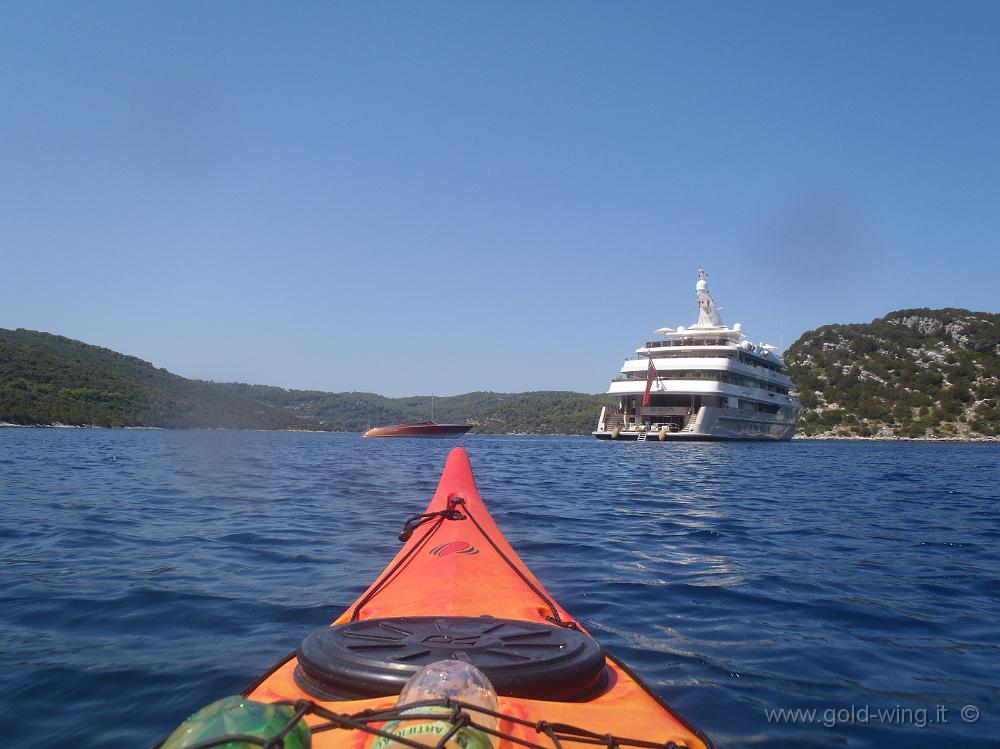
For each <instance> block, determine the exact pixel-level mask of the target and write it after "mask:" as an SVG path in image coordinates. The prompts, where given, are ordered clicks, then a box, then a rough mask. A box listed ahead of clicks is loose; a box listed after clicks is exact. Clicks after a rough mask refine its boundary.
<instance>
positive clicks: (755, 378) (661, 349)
mask: <svg viewBox="0 0 1000 749" xmlns="http://www.w3.org/2000/svg"><path fill="white" fill-rule="evenodd" d="M698 276H699V278H698V283H697V285H696V286H695V293H696V294H697V296H698V322H696V323H695V324H694V325H691V326H690V327H687V328H685V327H683V326H682V327H679V328H677V329H676V330H674V329H673V328H660V329H659V330H657V331H656V332H657V333H660V334H661V335H662V336H663V338H662V339H660V340H655V341H649V342H647V343H646V345H645V346H642V347H641V348H638V349H636V352H635V356H634V357H632V358H631V359H628V360H627V361H626V362H625V365H624V366H623V367H622V368H621V374H620V375H619V376H618V377H615V379H613V380H612V381H611V387H610V388H608V393H610V394H612V395H617V396H618V406H617V407H612V408H608V407H605V408H603V409H601V415H600V418H599V419H598V422H597V429H596V430H595V431H594V433H593V434H594V436H595V437H597V438H598V439H620V440H638V441H640V442H644V441H646V440H647V439H659V440H676V439H694V440H732V439H737V440H747V439H757V440H790V439H791V438H792V435H793V434H795V426H796V424H798V421H799V415H800V413H801V410H802V407H801V405H800V404H799V400H798V398H796V397H795V395H794V394H793V393H792V392H791V391H792V390H793V387H794V386H793V385H792V380H791V378H789V376H788V373H787V371H786V369H785V364H784V362H783V361H782V360H781V357H780V355H778V354H777V353H776V349H777V347H776V346H772V345H770V344H754V343H751V342H750V340H749V339H748V338H747V334H746V333H744V332H743V330H742V329H741V327H740V324H739V323H736V324H735V325H733V327H731V328H729V327H727V326H726V325H725V324H724V323H723V322H722V315H720V314H719V308H718V307H717V306H716V304H715V300H713V299H712V295H711V294H709V293H708V278H707V276H706V275H705V271H704V270H702V269H701V268H699V269H698Z"/></svg>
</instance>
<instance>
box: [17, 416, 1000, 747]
mask: <svg viewBox="0 0 1000 749" xmlns="http://www.w3.org/2000/svg"><path fill="white" fill-rule="evenodd" d="M451 444H452V443H451V442H449V441H421V440H385V441H368V442H363V441H362V440H361V439H360V438H359V437H358V436H357V435H329V434H277V433H239V432H237V433H232V432H229V433H227V432H219V433H212V432H169V431H167V432H159V431H157V432H136V431H129V432H126V431H104V430H49V429H37V430H29V429H0V559H2V565H0V708H2V713H3V716H4V717H3V726H4V744H5V745H6V746H25V747H26V746H45V747H146V746H148V745H149V744H150V743H151V742H152V741H154V740H155V739H156V738H158V737H160V736H162V735H163V734H165V733H166V732H168V731H169V730H170V729H172V728H173V727H174V726H175V725H176V724H177V723H179V722H180V721H181V720H183V719H184V718H185V717H186V716H187V715H188V714H190V713H191V712H192V711H193V710H194V709H195V708H197V707H200V706H201V705H203V704H205V703H208V702H210V701H212V700H214V699H216V698H218V697H220V696H223V695H226V694H233V693H237V692H239V691H240V690H241V689H243V687H245V686H246V685H247V684H248V683H249V682H250V681H252V680H253V679H254V678H255V677H256V676H258V675H259V674H260V673H261V672H263V671H264V670H266V669H267V668H268V667H269V666H270V665H271V664H272V663H273V662H274V661H276V660H277V659H279V658H281V657H282V656H284V655H286V654H287V653H288V652H290V651H292V650H293V649H294V648H295V647H296V646H297V644H298V642H299V640H300V639H301V638H302V637H303V636H305V635H306V634H308V633H309V632H310V631H311V630H312V629H313V628H315V627H317V626H320V625H323V624H325V623H328V622H329V621H330V620H331V619H333V618H334V617H335V616H336V615H337V614H339V613H340V610H341V609H342V608H344V607H345V606H346V605H347V604H348V603H349V602H350V601H351V600H353V599H354V598H355V597H356V596H357V595H358V594H359V593H360V592H361V591H362V589H363V588H364V587H365V586H366V584H367V583H368V582H369V581H370V580H372V579H373V578H374V577H375V575H376V574H377V573H378V572H379V571H380V570H381V569H382V567H383V566H384V565H385V563H386V562H387V561H388V560H389V559H390V558H391V556H392V555H393V554H394V553H395V550H396V549H397V547H398V543H397V542H396V541H395V537H396V534H397V533H398V530H399V527H400V525H401V523H402V521H403V519H405V518H406V517H407V516H408V515H410V514H413V513H416V512H419V511H421V510H422V509H423V507H424V506H425V504H426V502H427V500H428V499H429V497H430V496H431V494H432V493H433V490H434V488H435V486H436V483H437V479H438V476H439V474H440V471H441V468H442V466H443V465H444V460H445V457H446V454H447V452H448V450H449V448H450V447H451ZM462 444H464V445H465V446H466V447H467V448H468V450H469V452H470V454H471V456H472V462H473V466H474V467H475V469H476V473H477V476H478V479H479V485H480V491H481V493H482V495H483V497H484V498H485V499H486V501H487V504H488V505H489V506H490V508H491V509H492V511H493V513H494V515H495V516H496V518H497V520H498V522H499V523H500V525H501V527H502V528H503V529H504V530H505V532H506V534H507V536H508V538H509V539H510V541H511V542H512V544H513V545H514V546H515V548H517V549H518V551H519V552H520V554H521V556H522V557H523V558H524V559H525V561H526V562H527V563H528V564H529V565H530V566H531V567H532V568H533V569H534V571H535V572H536V573H537V575H538V576H539V577H540V578H541V579H542V581H543V582H544V583H545V584H546V585H547V587H548V588H549V590H550V591H551V592H552V593H553V594H554V595H555V597H556V598H557V599H558V600H559V601H560V602H561V603H562V604H563V605H564V606H565V607H566V608H567V609H569V610H570V611H571V612H573V613H574V614H575V615H576V616H577V617H579V618H580V620H581V621H582V622H583V623H584V624H585V625H586V626H587V627H588V628H589V629H590V630H591V632H592V633H593V634H594V635H595V636H596V637H597V638H598V639H600V640H601V641H602V642H603V643H604V644H605V645H606V646H608V648H609V649H610V650H611V651H612V652H614V653H615V654H617V655H618V656H619V657H621V658H622V659H624V660H625V661H626V662H627V663H628V664H630V665H631V666H633V668H634V669H635V670H637V671H638V672H639V674H640V675H641V676H643V677H644V678H645V680H646V681H647V682H648V683H649V684H650V685H651V686H652V687H653V688H654V689H656V690H657V691H658V692H659V693H660V694H661V695H662V696H663V697H664V698H665V699H666V700H667V701H669V702H670V703H671V704H673V705H674V706H675V707H676V708H677V709H678V710H679V711H680V712H681V713H682V714H683V715H685V716H686V717H687V718H688V719H689V720H691V721H692V722H694V723H695V724H697V725H698V726H700V727H701V728H703V729H704V730H705V731H706V732H707V733H708V734H709V735H710V736H711V737H712V738H713V739H714V740H715V741H716V742H717V743H718V744H719V745H720V746H725V747H751V746H752V747H762V746H784V747H789V746H793V747H838V746H850V747H876V746H878V747H893V746H898V747H935V748H936V749H937V748H939V747H945V746H962V747H986V746H990V747H996V746H997V745H998V739H997V737H998V736H1000V688H998V682H1000V677H998V673H1000V624H998V622H1000V553H998V550H1000V522H998V495H1000V489H998V486H1000V468H998V464H1000V446H998V445H952V444H876V443H808V442H807V443H791V444H690V445H674V444H670V445H660V444H647V445H635V444H632V445H626V444H618V443H606V442H598V441H596V440H590V439H583V438H555V437H553V438H538V437H535V438H531V437H522V438H515V437H476V436H469V437H464V438H463V439H462ZM967 706H971V707H967ZM783 708H784V709H795V708H804V709H812V710H815V711H816V713H815V717H813V718H812V719H810V718H809V717H808V714H799V718H798V720H797V721H795V720H791V719H790V718H789V716H787V715H786V716H784V717H783V718H782V717H781V716H778V715H776V714H774V713H771V714H770V717H769V713H768V711H771V710H777V709H783ZM942 708H943V709H944V710H943V711H942ZM963 708H966V710H965V717H966V718H972V717H974V715H975V711H978V712H979V719H978V721H976V722H967V721H965V720H963V717H962V709H963ZM880 710H881V711H883V712H882V713H881V714H880V713H879V712H878V711H880ZM852 711H853V720H852Z"/></svg>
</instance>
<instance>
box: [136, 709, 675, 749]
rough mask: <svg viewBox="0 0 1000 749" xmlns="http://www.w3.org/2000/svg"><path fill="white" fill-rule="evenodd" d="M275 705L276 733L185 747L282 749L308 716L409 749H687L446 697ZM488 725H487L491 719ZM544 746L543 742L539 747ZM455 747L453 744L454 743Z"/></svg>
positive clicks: (327, 727) (318, 729)
mask: <svg viewBox="0 0 1000 749" xmlns="http://www.w3.org/2000/svg"><path fill="white" fill-rule="evenodd" d="M274 704H277V705H288V706H290V707H292V708H293V709H294V710H295V714H294V715H293V716H292V717H291V718H290V719H289V721H288V723H287V724H286V725H285V726H284V727H283V728H281V729H280V730H279V731H278V732H277V733H275V734H274V735H273V736H270V737H263V736H247V735H236V734H234V735H230V736H220V737H218V738H213V739H209V740H207V741H202V742H200V743H198V744H191V745H190V746H188V747H187V749H211V748H212V747H225V746H227V745H229V744H231V743H235V742H241V743H244V744H249V745H251V746H260V747H263V749H284V746H285V737H286V736H288V734H289V733H290V732H291V731H292V730H293V729H294V728H295V725H296V724H297V723H298V722H299V720H301V719H302V718H304V717H305V716H306V715H313V716H316V717H317V718H320V719H321V722H319V723H313V724H311V725H310V726H309V729H310V731H311V733H312V734H313V735H314V736H315V735H316V734H319V733H326V732H327V731H336V730H347V731H363V732H364V733H368V734H371V735H372V736H377V737H379V736H380V737H382V738H384V739H387V740H390V741H392V742H393V743H394V744H400V745H403V746H407V747H413V749H428V747H430V749H446V747H447V745H448V743H449V742H450V741H452V739H455V738H456V737H457V735H458V733H459V732H460V731H461V730H462V729H463V728H474V729H477V730H479V731H482V732H483V733H485V734H489V735H490V736H495V737H496V738H498V739H500V740H502V741H509V742H511V744H514V745H516V746H522V747H528V749H566V743H567V742H570V743H573V744H588V745H592V746H602V747H607V748H608V749H618V748H619V747H621V748H622V749H628V748H629V747H636V748H637V749H689V747H688V744H686V743H682V744H678V743H676V742H674V741H667V742H665V743H664V742H656V741H645V740H642V739H630V738H624V737H621V736H612V735H611V734H607V733H606V734H599V733H594V732H593V731H588V730H586V729H583V728H577V727H576V726H571V725H568V724H566V723H550V722H548V721H544V720H540V721H536V722H531V721H528V720H523V719H522V718H517V717H515V716H513V715H506V714H504V713H499V712H494V711H492V710H488V709H486V708H483V707H480V706H479V705H471V704H468V703H465V702H459V701H457V700H452V699H448V698H444V699H440V700H427V701H423V702H413V703H410V704H407V705H405V706H403V707H393V708H387V709H385V710H362V711H361V712H358V713H353V714H350V715H348V714H343V713H336V712H334V711H332V710H328V709H326V708H325V707H321V706H320V705H317V704H316V703H315V702H312V701H311V700H299V701H298V702H275V703H274ZM420 708H428V712H426V713H422V712H420ZM431 708H437V709H438V710H437V711H435V712H430V709H431ZM440 708H447V709H448V710H450V711H451V712H450V713H445V712H441V711H440ZM474 714H479V715H481V716H490V717H492V718H496V719H497V721H498V726H502V725H503V722H507V723H508V724H517V725H520V726H524V727H526V728H529V729H532V730H533V731H534V732H535V734H536V735H537V736H538V742H535V741H528V740H527V739H524V738H521V737H520V736H514V735H512V734H509V733H505V732H503V731H501V730H498V729H494V728H490V727H489V726H486V725H483V724H482V723H478V722H476V720H474V718H473V715H474ZM389 721H446V722H448V723H450V724H451V729H450V730H448V731H446V732H445V733H443V734H442V735H441V736H440V738H439V739H438V740H437V742H435V743H434V744H429V743H422V742H419V741H415V740H414V739H411V738H407V737H405V736H400V735H397V734H394V733H390V732H388V731H385V730H383V729H382V728H380V727H378V726H379V725H380V724H384V723H387V722H389ZM491 722H492V721H491ZM540 742H546V743H540ZM162 743H163V742H159V743H156V744H154V745H153V746H152V747H150V749H158V747H160V746H161V745H162ZM456 745H457V744H456Z"/></svg>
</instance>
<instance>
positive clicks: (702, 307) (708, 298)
mask: <svg viewBox="0 0 1000 749" xmlns="http://www.w3.org/2000/svg"><path fill="white" fill-rule="evenodd" d="M694 289H695V294H696V295H697V296H698V322H696V323H695V324H694V325H692V326H691V327H692V328H724V327H726V326H725V323H723V322H722V315H721V314H720V311H719V307H717V306H716V304H715V300H714V299H712V295H711V294H709V293H708V274H707V273H705V269H704V268H701V267H699V268H698V283H697V284H695V287H694Z"/></svg>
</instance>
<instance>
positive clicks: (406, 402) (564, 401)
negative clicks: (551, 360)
mask: <svg viewBox="0 0 1000 749" xmlns="http://www.w3.org/2000/svg"><path fill="white" fill-rule="evenodd" d="M225 387H227V388H231V389H232V390H233V391H234V392H238V393H240V394H241V395H244V396H246V397H250V398H253V399H254V400H256V401H258V402H260V403H263V404H266V405H268V406H275V407H280V408H285V409H289V410H291V411H292V412H293V413H295V414H298V415H301V416H307V417H309V418H312V419H315V420H316V421H319V422H321V423H322V424H324V425H326V426H327V427H329V428H331V429H335V430H338V431H341V430H342V431H363V430H365V429H367V428H368V427H369V425H370V426H384V425H386V424H397V423H403V422H411V421H425V420H428V419H430V418H431V410H432V406H431V397H430V396H426V395H421V396H413V397H408V398H386V397H384V396H381V395H375V394H373V393H324V392H319V391H308V390H283V389H282V388H275V387H267V386H263V385H226V386H225ZM613 402H614V398H609V397H608V396H605V395H586V394H584V393H573V392H567V391H538V392H529V393H492V392H475V393H465V394H464V395H453V396H448V397H440V396H439V397H436V398H434V404H433V416H434V420H435V421H439V422H457V423H472V424H475V425H476V428H475V431H476V432H477V433H479V434H511V433H519V434H590V432H591V431H593V429H594V427H595V426H596V424H597V416H598V414H599V413H600V411H601V406H604V405H610V404H611V403H613Z"/></svg>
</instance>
